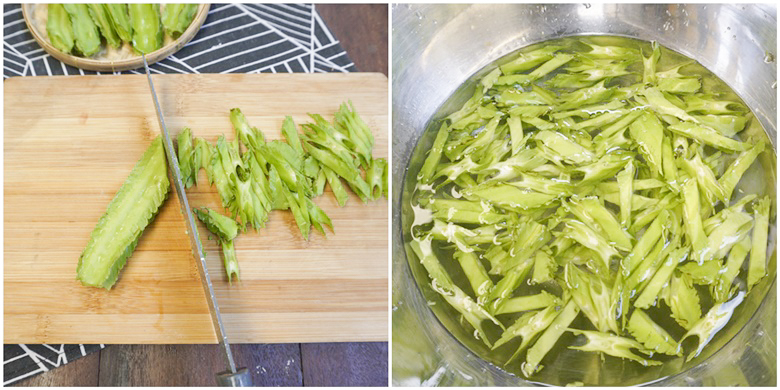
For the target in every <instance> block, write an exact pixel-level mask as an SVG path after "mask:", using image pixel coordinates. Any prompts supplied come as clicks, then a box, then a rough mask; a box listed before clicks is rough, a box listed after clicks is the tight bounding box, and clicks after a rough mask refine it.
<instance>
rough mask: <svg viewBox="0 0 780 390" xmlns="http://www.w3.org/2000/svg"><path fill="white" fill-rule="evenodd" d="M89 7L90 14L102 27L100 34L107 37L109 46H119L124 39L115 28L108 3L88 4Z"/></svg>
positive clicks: (100, 27) (99, 26)
mask: <svg viewBox="0 0 780 390" xmlns="http://www.w3.org/2000/svg"><path fill="white" fill-rule="evenodd" d="M87 7H89V15H90V16H92V20H93V21H94V22H95V24H96V25H97V26H98V28H99V29H100V35H102V36H103V38H105V39H106V42H107V43H108V46H111V47H113V48H117V47H119V45H121V44H122V41H121V40H120V39H119V36H118V35H117V33H116V31H115V30H114V24H113V22H112V21H111V16H110V15H109V13H108V7H107V6H106V4H87Z"/></svg>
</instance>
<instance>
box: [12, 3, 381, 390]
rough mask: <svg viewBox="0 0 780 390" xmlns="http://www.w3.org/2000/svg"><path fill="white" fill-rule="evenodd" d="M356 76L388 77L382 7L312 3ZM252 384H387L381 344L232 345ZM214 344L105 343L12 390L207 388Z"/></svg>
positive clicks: (218, 355) (216, 360)
mask: <svg viewBox="0 0 780 390" xmlns="http://www.w3.org/2000/svg"><path fill="white" fill-rule="evenodd" d="M315 8H316V10H317V12H319V14H320V16H321V17H322V18H323V20H324V21H325V23H326V24H327V26H328V27H329V28H330V29H331V31H332V32H333V35H334V36H335V37H336V38H337V39H339V40H341V45H342V46H343V47H344V49H345V50H346V51H347V53H348V54H349V56H350V58H351V59H352V60H353V61H354V63H355V66H356V67H357V69H358V70H359V71H361V72H381V73H384V74H385V75H387V68H388V58H387V53H388V51H387V33H388V23H387V22H388V9H387V5H385V4H378V5H377V4H372V5H363V4H349V5H334V4H317V5H316V6H315ZM233 354H234V355H235V358H236V360H237V361H239V362H242V363H243V364H245V365H246V366H247V368H249V370H250V371H251V372H252V377H253V380H254V384H255V385H256V386H387V385H388V367H387V364H388V354H387V343H318V344H237V345H234V346H233ZM224 367H225V363H224V358H223V356H222V352H221V350H220V349H219V346H217V345H110V346H108V347H106V348H105V349H103V350H102V351H100V352H96V353H93V354H91V355H88V356H86V357H83V358H81V359H78V360H76V361H73V362H71V363H68V364H66V365H64V366H62V367H59V368H56V369H54V370H51V371H49V372H46V373H43V374H40V375H36V376H34V377H32V378H29V379H26V380H23V381H20V382H17V383H16V384H15V385H17V386H213V385H214V374H215V373H216V372H218V371H222V370H224Z"/></svg>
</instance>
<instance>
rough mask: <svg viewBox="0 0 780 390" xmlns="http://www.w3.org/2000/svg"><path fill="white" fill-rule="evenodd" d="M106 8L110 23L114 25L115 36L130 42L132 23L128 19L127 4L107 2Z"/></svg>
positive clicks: (131, 38)
mask: <svg viewBox="0 0 780 390" xmlns="http://www.w3.org/2000/svg"><path fill="white" fill-rule="evenodd" d="M106 8H107V9H108V14H109V16H110V17H111V25H112V26H114V30H115V31H116V34H117V36H119V38H120V39H121V40H122V41H123V42H131V41H132V40H133V24H132V22H131V21H130V14H129V13H128V11H127V4H120V3H108V4H106Z"/></svg>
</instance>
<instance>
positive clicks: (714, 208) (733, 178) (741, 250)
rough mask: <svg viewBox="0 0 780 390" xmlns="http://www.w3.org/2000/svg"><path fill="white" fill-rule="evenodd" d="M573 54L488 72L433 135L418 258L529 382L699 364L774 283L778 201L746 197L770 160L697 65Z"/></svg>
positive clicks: (616, 54)
mask: <svg viewBox="0 0 780 390" xmlns="http://www.w3.org/2000/svg"><path fill="white" fill-rule="evenodd" d="M572 41H573V42H574V43H573V44H570V45H561V46H557V45H552V44H548V45H544V46H537V48H536V49H534V50H525V51H524V52H522V53H521V54H520V55H519V56H518V57H517V58H515V59H514V60H512V61H509V62H507V63H505V64H503V65H501V66H499V67H497V68H495V69H493V70H492V71H490V72H487V73H486V74H485V76H484V77H483V78H482V79H481V80H480V81H479V82H478V83H477V85H476V88H475V91H474V93H473V95H472V96H471V98H470V99H468V101H466V102H465V103H464V104H463V105H462V106H461V107H460V109H459V110H457V111H455V112H453V113H451V114H450V115H449V116H447V117H446V118H445V119H443V120H442V121H441V123H440V124H437V125H436V129H438V130H437V131H436V134H435V137H433V143H432V145H431V146H430V147H429V148H428V149H426V151H425V158H424V161H422V163H421V168H420V170H419V172H411V171H410V174H414V175H416V176H415V177H416V186H415V188H414V193H413V194H412V196H411V205H410V206H411V211H412V213H410V214H409V215H408V216H409V217H410V220H411V219H413V221H411V224H410V225H411V226H410V230H407V231H406V232H405V236H406V238H407V240H408V241H407V242H408V245H409V248H410V250H411V251H410V253H411V254H413V255H414V256H413V257H414V258H416V259H414V260H413V261H420V262H421V263H422V266H423V268H424V270H425V272H426V273H427V276H428V278H427V280H425V281H423V282H424V283H430V285H431V287H432V289H433V290H434V291H435V292H436V293H438V294H440V295H441V297H442V298H443V300H444V302H446V303H447V304H448V305H449V306H450V308H451V309H452V310H448V312H451V313H454V314H453V315H455V316H457V317H458V318H459V319H461V321H460V322H459V323H460V326H462V327H464V330H465V331H466V333H469V334H473V337H475V338H477V339H478V340H479V341H480V342H481V343H484V345H485V347H486V348H487V350H490V351H492V352H491V353H501V355H500V356H510V355H511V357H510V358H509V359H505V360H504V362H505V365H506V367H507V369H509V370H511V371H513V372H517V373H522V374H523V375H525V376H526V377H529V378H534V377H535V376H536V375H538V372H539V371H540V370H542V369H543V368H544V364H543V362H544V361H545V360H547V361H551V360H552V359H555V356H556V354H559V353H561V352H560V351H561V350H562V349H570V350H577V351H581V352H579V353H583V354H592V353H598V354H599V355H600V356H601V357H602V359H604V358H606V356H609V358H608V359H615V358H617V359H623V360H624V361H625V362H630V364H636V365H641V366H646V367H647V366H654V365H661V364H662V363H663V362H665V361H669V360H670V359H672V358H674V357H684V358H685V359H687V360H690V359H692V358H694V357H696V356H698V355H699V354H701V352H702V350H703V349H704V348H705V347H706V345H707V343H708V342H709V341H710V340H711V339H712V337H713V336H714V335H715V334H716V333H717V332H718V331H719V330H721V329H722V328H723V327H724V325H725V324H726V323H727V322H728V321H729V320H730V318H731V315H732V313H733V311H734V309H735V308H736V307H737V306H739V305H740V303H742V301H743V300H744V298H745V296H746V294H750V291H751V290H752V289H753V288H754V286H755V285H756V284H758V283H760V282H761V281H762V280H764V279H765V278H766V277H767V274H768V270H767V250H768V242H769V241H771V240H768V232H769V228H770V223H772V222H771V221H773V218H774V217H773V216H774V211H773V210H774V208H773V207H772V200H771V198H770V197H769V196H768V195H765V194H762V193H757V194H751V193H745V192H744V191H743V190H741V189H740V190H738V189H737V185H738V183H740V179H741V178H742V177H743V176H744V175H745V174H746V172H747V171H748V170H749V168H750V167H751V166H752V165H753V164H754V162H755V161H756V160H757V158H758V157H759V156H760V155H761V154H762V153H771V147H769V146H768V145H767V143H766V140H765V138H763V137H756V136H746V134H747V133H748V132H743V130H744V129H746V128H748V127H751V126H758V128H760V124H759V123H758V121H757V119H755V118H754V117H753V116H752V114H751V113H750V112H749V110H748V109H747V107H745V106H744V105H743V104H742V103H741V102H739V101H737V100H736V99H733V98H731V97H730V96H728V95H726V94H720V93H718V90H717V89H716V88H714V87H713V85H712V83H711V82H710V81H709V80H706V79H705V77H704V75H703V74H700V73H697V72H696V71H695V69H700V68H695V67H692V66H691V65H692V62H690V61H689V62H683V63H678V64H674V65H672V66H669V65H664V64H668V63H665V62H664V58H663V56H665V55H669V54H668V53H669V52H668V51H666V50H665V49H664V50H663V51H662V49H661V47H659V46H658V45H657V44H655V43H653V44H652V45H646V46H644V47H642V46H640V45H636V44H634V45H629V44H627V45H625V46H610V45H602V44H596V43H594V42H596V41H595V40H590V39H588V38H577V39H574V40H570V41H569V42H572ZM751 134H755V132H751ZM760 134H761V135H762V136H763V132H760ZM377 169H378V168H377ZM371 193H373V190H371ZM406 226H409V225H406ZM689 338H690V339H694V340H696V342H695V343H693V344H692V345H693V347H687V346H688V345H691V342H687V343H686V344H685V346H684V345H683V341H686V340H688V339H689Z"/></svg>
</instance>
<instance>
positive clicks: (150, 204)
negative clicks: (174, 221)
mask: <svg viewBox="0 0 780 390" xmlns="http://www.w3.org/2000/svg"><path fill="white" fill-rule="evenodd" d="M170 187H171V185H170V182H169V181H168V170H167V163H166V160H165V152H164V150H163V144H162V138H160V137H157V138H155V139H154V141H152V144H151V145H150V146H149V148H148V149H147V150H146V152H145V153H144V155H143V156H142V157H141V159H140V160H139V161H138V162H137V163H136V165H135V167H134V168H133V170H132V171H131V172H130V176H128V177H127V180H125V182H124V183H123V184H122V187H121V188H120V189H119V191H118V192H117V193H116V195H115V196H114V199H113V200H111V203H109V205H108V209H107V210H106V213H105V214H103V216H102V217H100V220H99V221H98V224H97V226H96V227H95V230H93V231H92V234H91V236H90V239H89V243H88V244H87V247H86V248H85V249H84V252H82V253H81V257H80V258H79V265H78V268H77V269H76V272H77V274H78V276H77V279H78V280H80V281H81V283H82V284H83V285H85V286H93V287H103V288H105V289H111V287H112V286H113V285H114V283H116V281H117V279H118V277H119V271H121V270H122V267H124V265H125V263H126V262H127V258H128V257H130V255H131V254H132V253H133V250H135V246H136V244H137V243H138V239H139V238H140V237H141V234H142V233H143V231H144V229H145V228H146V226H147V225H149V223H151V222H152V220H153V219H154V216H155V215H156V214H157V211H158V209H159V208H160V205H162V204H163V202H164V201H165V199H166V198H167V196H168V191H169V189H170Z"/></svg>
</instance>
